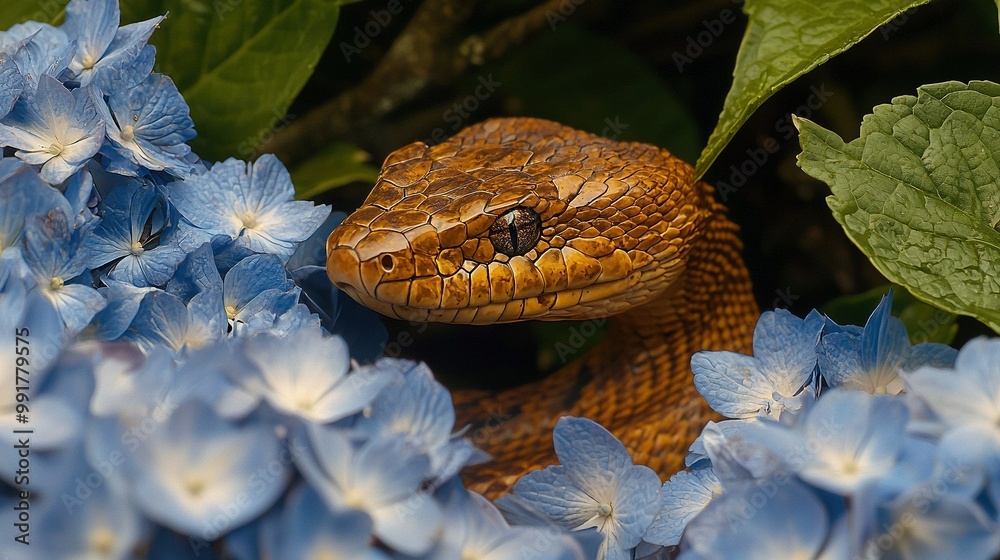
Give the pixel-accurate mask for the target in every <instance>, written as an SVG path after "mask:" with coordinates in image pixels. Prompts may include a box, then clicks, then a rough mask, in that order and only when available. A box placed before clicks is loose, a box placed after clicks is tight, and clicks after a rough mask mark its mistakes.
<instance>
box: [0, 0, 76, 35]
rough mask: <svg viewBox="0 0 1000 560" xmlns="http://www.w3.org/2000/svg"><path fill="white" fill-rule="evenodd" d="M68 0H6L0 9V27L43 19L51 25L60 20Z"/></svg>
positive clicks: (6, 27)
mask: <svg viewBox="0 0 1000 560" xmlns="http://www.w3.org/2000/svg"><path fill="white" fill-rule="evenodd" d="M68 3H69V0H41V1H40V2H17V1H12V0H7V1H6V2H4V4H3V9H0V29H10V27H11V26H12V25H14V24H16V23H24V22H26V21H29V20H30V21H45V22H49V23H51V24H53V25H57V24H59V23H61V22H62V20H63V16H64V15H65V13H66V4H68Z"/></svg>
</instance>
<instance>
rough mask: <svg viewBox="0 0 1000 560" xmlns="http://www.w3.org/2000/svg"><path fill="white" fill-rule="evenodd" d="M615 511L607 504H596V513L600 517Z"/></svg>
mask: <svg viewBox="0 0 1000 560" xmlns="http://www.w3.org/2000/svg"><path fill="white" fill-rule="evenodd" d="M614 511H615V508H613V507H612V506H611V504H608V503H602V504H597V513H598V514H599V515H600V516H601V517H607V516H609V515H611V514H612V513H613V512H614Z"/></svg>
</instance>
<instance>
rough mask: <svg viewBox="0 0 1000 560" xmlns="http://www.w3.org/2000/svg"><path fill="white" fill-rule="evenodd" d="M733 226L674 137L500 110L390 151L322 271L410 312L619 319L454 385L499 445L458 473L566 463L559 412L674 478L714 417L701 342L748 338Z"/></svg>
mask: <svg viewBox="0 0 1000 560" xmlns="http://www.w3.org/2000/svg"><path fill="white" fill-rule="evenodd" d="M737 233H738V231H737V227H736V225H735V224H733V223H732V222H731V221H730V220H729V219H728V218H727V217H726V214H725V210H724V207H723V206H722V205H721V204H719V203H718V202H716V201H715V199H714V196H713V188H712V187H711V186H709V185H708V184H706V183H703V182H700V181H696V180H695V179H694V170H693V169H692V167H691V166H690V165H688V164H687V163H685V162H684V161H682V160H680V159H678V158H676V157H675V156H673V155H671V154H670V153H669V152H667V151H666V150H663V149H660V148H657V147H655V146H652V145H648V144H641V143H625V142H618V141H614V140H609V139H606V138H602V137H599V136H596V135H593V134H589V133H586V132H582V131H579V130H575V129H572V128H569V127H567V126H563V125H561V124H558V123H555V122H551V121H546V120H541V119H534V118H500V119H492V120H488V121H485V122H482V123H480V124H476V125H473V126H470V127H468V128H466V129H464V130H462V131H460V132H459V133H458V134H456V135H455V136H453V137H451V138H450V139H448V140H447V141H445V142H443V143H440V144H437V145H434V146H428V145H426V144H424V143H423V142H414V143H412V144H409V145H407V146H405V147H403V148H401V149H399V150H397V151H395V152H393V153H392V154H390V155H389V156H388V157H387V158H386V160H385V163H384V164H383V167H382V170H381V173H380V175H379V178H378V180H377V182H376V184H375V186H374V188H373V190H372V192H371V194H370V195H369V196H368V198H367V200H366V201H365V202H364V204H363V205H362V206H361V208H359V209H358V210H357V211H355V212H354V213H353V214H351V215H350V216H348V217H347V218H346V219H345V220H344V221H343V223H342V224H341V225H340V226H338V227H337V229H336V230H334V231H333V233H332V234H331V235H330V237H329V240H328V241H327V270H328V273H329V275H330V278H331V280H332V281H333V282H334V284H335V285H336V286H338V287H339V288H340V289H342V290H343V291H345V292H346V293H347V294H349V295H350V296H351V297H353V298H354V299H355V300H357V301H358V302H360V303H361V304H363V305H365V306H367V307H370V308H371V309H374V310H376V311H379V312H381V313H383V314H385V315H388V316H390V317H395V318H400V319H405V320H419V321H439V322H451V323H469V324H486V323H498V322H509V321H522V320H528V319H541V320H556V319H592V318H598V317H606V316H614V317H613V318H611V319H610V320H609V325H608V332H607V334H606V336H605V338H604V340H602V341H601V343H600V344H598V345H597V346H595V347H594V348H593V349H591V350H590V351H589V352H587V354H586V355H585V356H583V357H582V358H581V359H579V360H576V361H574V362H572V363H570V364H568V365H567V366H565V367H563V368H562V369H561V370H559V371H557V372H555V373H554V374H552V375H550V376H548V377H546V378H544V379H541V380H539V381H536V382H532V383H528V384H526V385H521V386H518V387H514V388H511V389H508V390H503V391H499V392H488V391H477V390H462V391H455V392H454V393H453V398H454V402H455V408H456V416H457V423H456V425H458V426H462V425H472V426H473V427H474V428H477V429H479V432H478V434H479V435H480V436H481V437H478V438H477V442H478V443H480V445H481V446H482V447H483V448H484V450H485V451H486V452H488V453H489V454H490V455H491V457H492V459H491V460H490V461H488V462H486V463H484V464H482V465H477V466H474V467H471V468H467V469H466V471H464V472H463V477H464V478H465V479H466V483H467V485H468V486H469V487H470V488H472V489H474V490H477V491H479V492H482V493H484V494H487V495H489V496H495V495H497V494H500V493H503V492H505V491H506V490H508V489H509V488H510V487H511V485H512V484H513V483H515V482H516V481H517V479H518V478H520V477H521V476H522V475H523V474H525V473H526V472H528V471H531V470H534V469H537V468H541V467H544V466H545V465H548V464H552V463H554V462H556V458H555V455H554V452H553V448H552V439H551V438H552V429H553V427H554V425H555V422H556V421H557V420H558V419H559V417H560V416H563V415H573V416H586V417H588V418H591V419H593V420H595V421H597V422H599V423H601V424H602V425H603V426H605V427H606V428H608V429H609V430H610V431H611V432H612V433H614V434H615V435H616V436H617V437H618V438H619V439H620V440H621V441H622V442H623V443H624V444H625V445H626V446H627V447H628V448H629V450H630V451H631V452H632V454H633V457H634V459H635V462H636V463H639V464H646V465H649V466H651V467H652V468H653V469H655V470H656V471H657V472H659V473H660V475H661V476H663V477H666V476H669V475H671V474H673V473H674V472H676V471H677V470H678V469H679V468H681V467H682V466H683V458H684V456H685V454H686V452H687V448H688V446H689V445H690V444H691V442H692V441H693V440H694V439H695V437H696V436H697V435H698V433H700V431H701V428H702V427H703V426H704V424H705V423H706V422H707V421H708V420H710V419H713V418H715V414H714V412H713V411H712V410H711V409H710V408H709V407H708V405H707V404H706V403H705V401H704V399H702V398H701V396H700V395H699V394H698V393H697V392H696V390H695V388H694V383H693V382H692V377H691V370H690V364H689V360H690V357H691V354H692V353H694V352H696V351H698V350H732V351H737V352H744V353H746V352H749V351H750V349H751V339H752V330H753V325H754V323H755V321H756V319H757V315H758V308H757V305H756V303H755V301H754V299H753V296H752V292H751V286H750V280H749V275H748V273H747V270H746V267H745V266H744V264H743V260H742V258H741V256H740V252H741V248H742V245H741V243H740V241H739V239H738V237H737ZM476 350H477V351H482V352H486V351H494V350H492V349H476ZM456 351H458V350H456ZM504 351H516V350H514V349H510V350H504ZM499 357H502V354H501V355H498V358H499ZM469 375H475V372H469ZM491 419H493V420H492V421H491ZM496 419H502V421H498V420H496Z"/></svg>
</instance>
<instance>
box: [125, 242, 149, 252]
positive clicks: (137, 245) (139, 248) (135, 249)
mask: <svg viewBox="0 0 1000 560" xmlns="http://www.w3.org/2000/svg"><path fill="white" fill-rule="evenodd" d="M129 250H130V251H131V252H132V254H133V255H141V254H142V253H143V252H145V251H146V250H145V249H143V248H142V243H140V242H138V241H133V242H132V245H130V246H129Z"/></svg>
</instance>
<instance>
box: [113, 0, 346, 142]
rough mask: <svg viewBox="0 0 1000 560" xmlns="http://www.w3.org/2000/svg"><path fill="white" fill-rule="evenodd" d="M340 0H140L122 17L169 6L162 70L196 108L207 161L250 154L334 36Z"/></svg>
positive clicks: (156, 37)
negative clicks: (203, 0) (197, 0)
mask: <svg viewBox="0 0 1000 560" xmlns="http://www.w3.org/2000/svg"><path fill="white" fill-rule="evenodd" d="M342 3H343V2H341V1H340V0H212V1H211V2H191V1H190V0H140V1H135V2H124V3H123V5H122V21H123V22H125V23H129V22H133V21H139V20H144V19H148V18H150V17H154V16H157V15H161V14H163V13H166V12H168V11H169V12H170V14H169V16H168V17H167V19H166V20H165V21H164V22H163V23H162V24H160V29H159V30H157V31H156V33H154V34H153V37H152V40H151V42H152V43H153V44H154V45H156V48H157V51H156V62H157V69H158V70H159V71H160V72H163V73H165V74H167V75H168V76H170V78H171V79H172V80H173V81H174V83H175V84H177V87H178V89H179V90H180V91H181V93H182V94H183V95H184V99H185V100H186V101H187V103H188V105H189V106H190V107H191V118H192V119H194V122H195V129H196V130H197V131H198V137H197V138H195V139H194V140H193V141H192V142H191V145H192V147H193V148H194V150H195V152H197V153H198V155H200V156H202V157H203V158H205V159H210V160H211V159H224V158H226V157H229V156H236V157H241V158H247V157H249V156H250V155H251V154H252V153H253V151H254V149H255V148H256V147H257V145H258V144H260V142H261V141H262V140H265V139H266V138H267V137H268V136H269V135H271V134H273V133H274V132H275V130H277V129H278V128H280V127H282V126H284V125H285V124H286V122H285V121H284V120H283V119H285V116H284V115H285V112H286V111H287V110H288V107H289V105H291V103H292V100H293V99H295V96H296V95H297V94H298V92H299V90H301V89H302V87H303V86H304V85H305V83H306V80H307V79H308V78H309V76H311V75H312V72H313V68H314V67H315V66H316V63H317V61H318V60H319V57H320V55H321V54H322V53H323V50H324V49H325V48H326V46H327V43H329V42H330V38H331V37H332V36H333V31H334V28H335V27H336V25H337V18H338V16H339V14H340V6H341V4H342Z"/></svg>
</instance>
